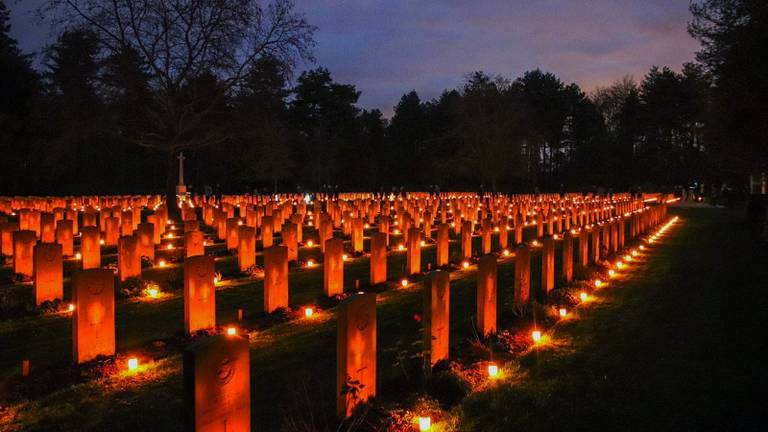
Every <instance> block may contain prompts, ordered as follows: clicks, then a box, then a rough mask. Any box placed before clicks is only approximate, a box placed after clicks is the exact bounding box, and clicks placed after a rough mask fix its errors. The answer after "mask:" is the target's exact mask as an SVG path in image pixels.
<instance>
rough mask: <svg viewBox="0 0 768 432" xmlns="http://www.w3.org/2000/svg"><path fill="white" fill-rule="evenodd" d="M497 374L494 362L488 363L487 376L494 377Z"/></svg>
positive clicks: (497, 370) (496, 366)
mask: <svg viewBox="0 0 768 432" xmlns="http://www.w3.org/2000/svg"><path fill="white" fill-rule="evenodd" d="M498 376H499V366H498V365H496V364H495V363H491V364H489V365H488V378H496V377H498Z"/></svg>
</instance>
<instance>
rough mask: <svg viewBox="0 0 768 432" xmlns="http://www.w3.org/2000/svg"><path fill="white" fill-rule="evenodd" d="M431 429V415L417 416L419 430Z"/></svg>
mask: <svg viewBox="0 0 768 432" xmlns="http://www.w3.org/2000/svg"><path fill="white" fill-rule="evenodd" d="M430 429H432V418H431V417H419V430H420V431H422V432H424V431H428V430H430Z"/></svg>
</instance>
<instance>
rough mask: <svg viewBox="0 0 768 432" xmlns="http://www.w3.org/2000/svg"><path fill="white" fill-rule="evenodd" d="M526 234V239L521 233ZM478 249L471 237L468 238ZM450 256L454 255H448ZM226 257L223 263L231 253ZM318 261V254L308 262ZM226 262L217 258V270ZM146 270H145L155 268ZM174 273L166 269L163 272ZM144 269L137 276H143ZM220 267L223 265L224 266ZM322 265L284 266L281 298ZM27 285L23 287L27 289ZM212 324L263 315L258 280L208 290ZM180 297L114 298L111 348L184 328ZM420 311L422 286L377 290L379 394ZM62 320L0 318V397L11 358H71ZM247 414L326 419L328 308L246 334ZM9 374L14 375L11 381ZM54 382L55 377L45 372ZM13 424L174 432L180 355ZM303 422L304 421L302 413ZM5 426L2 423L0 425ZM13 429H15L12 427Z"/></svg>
mask: <svg viewBox="0 0 768 432" xmlns="http://www.w3.org/2000/svg"><path fill="white" fill-rule="evenodd" d="M528 231H529V232H528V233H527V234H528V235H527V236H526V237H530V236H532V235H533V234H535V233H533V232H530V231H531V230H528ZM473 240H474V243H475V245H474V246H475V247H476V248H478V249H479V247H480V238H479V237H476V238H474V239H473ZM459 247H460V244H459V242H452V243H451V245H450V249H451V255H452V256H453V257H454V258H456V257H457V255H458V254H459ZM318 254H319V249H317V248H314V249H311V250H303V251H302V255H303V256H306V255H313V256H315V257H318V256H319V255H318ZM434 254H435V248H434V246H433V247H426V248H424V249H423V250H422V261H423V263H425V264H424V265H425V266H426V263H427V262H434V259H435V258H434ZM456 259H458V258H456ZM230 261H231V260H230ZM316 261H319V262H322V259H319V260H318V259H316ZM513 261H514V260H513V259H507V260H502V261H501V262H500V266H499V286H500V287H505V289H506V293H500V295H499V298H500V304H499V309H503V307H504V301H508V302H509V301H511V288H512V285H513V281H514V265H513ZM227 266H231V264H228V263H226V262H223V263H222V262H219V263H217V268H222V267H227ZM368 266H369V262H368V259H367V258H358V259H354V260H352V261H350V262H347V263H346V264H345V278H344V279H345V288H346V289H347V290H353V287H354V281H355V279H360V280H361V284H362V285H363V286H366V285H367V284H368V282H367V278H368ZM404 267H405V253H404V252H402V253H400V252H394V253H392V254H390V256H389V258H388V275H389V277H390V279H395V280H398V278H399V277H400V276H401V275H402V274H403V272H404ZM154 271H155V270H151V271H150V272H154ZM173 271H176V272H178V270H177V269H176V270H174V269H168V270H165V272H166V273H168V272H173ZM146 273H147V271H146V270H145V277H146V276H147V274H146ZM225 273H226V272H225ZM473 275H474V270H471V271H467V272H464V271H459V272H456V273H454V274H452V280H455V282H453V283H452V286H451V289H452V299H453V301H452V304H451V314H452V317H453V319H452V320H451V321H452V322H451V332H452V343H455V344H458V343H460V342H461V341H462V340H465V339H467V338H468V337H470V336H471V335H472V331H473V330H472V329H473V322H474V313H475V312H474V308H475V290H474V287H475V284H476V280H475V278H474V277H473ZM322 279H323V273H322V267H319V268H315V269H292V270H291V274H290V279H289V281H290V287H291V288H290V289H291V294H290V296H291V297H290V304H291V306H292V307H299V306H301V305H304V304H308V303H312V302H314V301H315V300H316V299H317V298H318V297H320V296H321V295H322ZM27 289H29V288H27ZM216 296H217V298H216V308H217V322H218V323H219V324H222V325H223V324H226V323H231V322H234V321H235V316H236V311H237V308H243V309H244V311H245V313H246V316H248V315H255V316H257V317H258V316H259V315H263V313H262V312H260V311H261V308H262V307H263V306H262V304H263V281H261V280H257V281H254V282H252V283H247V284H243V285H238V286H234V287H231V288H226V289H220V290H217V294H216ZM182 300H183V299H182V297H181V296H180V295H179V294H176V295H174V296H171V297H170V298H169V299H166V300H161V301H156V302H150V303H147V302H125V301H122V302H118V304H117V305H116V318H117V321H116V327H117V349H118V353H124V354H125V353H130V352H131V350H132V349H134V348H136V349H138V348H140V347H142V346H146V345H148V344H150V345H151V344H152V341H153V340H157V339H160V338H167V337H169V336H172V335H174V334H178V333H180V332H181V331H182V329H183V301H182ZM421 309H422V292H421V284H420V283H416V284H413V285H412V286H410V287H409V288H407V289H397V290H392V291H386V292H384V293H382V294H381V295H380V296H379V306H378V311H377V314H378V338H379V344H378V346H379V370H378V375H379V382H380V395H381V396H382V397H384V398H387V396H388V395H389V397H390V398H393V397H397V395H400V394H402V392H401V391H400V390H399V389H398V388H397V386H398V383H400V382H402V381H403V380H404V379H406V380H407V377H404V376H403V375H404V371H403V370H402V368H401V367H400V366H399V365H398V364H399V359H402V358H405V357H410V356H412V355H414V354H415V353H417V352H418V351H419V350H420V346H419V342H420V340H421V333H420V330H419V329H420V327H419V324H418V323H417V322H416V320H415V319H414V317H413V316H414V314H420V313H421ZM70 326H71V324H70V323H69V319H68V318H67V317H66V316H63V317H62V316H40V317H27V318H21V319H16V320H10V321H6V322H4V323H2V324H1V325H0V342H2V345H3V350H2V352H3V355H2V358H0V365H2V369H0V376H2V377H4V378H3V380H0V395H1V394H2V390H3V389H2V384H3V382H5V384H7V385H9V386H11V387H12V386H13V385H14V383H15V382H17V380H18V378H17V377H18V373H19V364H20V361H19V359H20V358H24V356H25V355H26V356H28V358H30V359H31V362H32V365H33V373H35V370H34V368H35V365H37V368H38V371H37V372H36V373H37V374H45V373H46V371H45V368H46V367H47V366H55V367H58V368H62V367H66V364H67V363H68V362H69V358H70V356H71V354H70V353H71V348H70V345H71V334H70V333H71V327H70ZM251 341H252V344H251V364H252V367H251V377H252V379H251V389H252V420H253V424H254V427H255V428H258V429H260V430H278V429H279V428H280V426H281V424H282V423H283V420H284V418H285V417H294V416H296V415H299V416H308V414H307V413H309V412H310V411H312V412H313V413H319V414H317V415H319V417H318V418H315V419H313V420H312V421H314V424H315V425H316V427H325V426H326V425H329V424H334V423H335V420H334V419H333V412H334V404H335V399H334V398H333V395H334V393H335V368H336V322H335V309H334V310H330V311H328V312H324V313H321V314H320V316H319V317H318V318H316V319H313V320H311V321H307V320H299V321H291V322H288V323H285V324H279V325H275V326H273V327H270V328H268V329H266V330H263V331H256V332H253V333H252V334H251ZM14 377H16V378H14ZM51 379H55V375H51ZM323 417H325V418H323ZM11 418H13V420H12V424H13V426H12V427H14V428H15V429H19V430H41V431H43V430H44V431H54V430H62V431H64V430H67V431H69V430H110V431H121V430H132V431H135V430H183V418H184V417H183V391H182V382H181V356H179V355H175V356H171V357H168V358H164V359H163V360H161V361H159V362H156V363H155V365H154V366H153V367H152V368H151V369H149V370H148V371H147V372H146V373H144V374H141V375H137V376H131V377H122V376H117V377H115V376H112V377H109V378H106V379H98V380H89V381H86V382H83V383H80V384H76V385H71V386H68V387H65V388H62V389H58V390H55V391H53V392H49V393H47V394H45V395H42V396H38V397H35V396H34V395H32V397H29V398H28V399H27V400H26V401H25V402H23V403H21V404H18V405H15V406H14V407H12V408H11V409H10V410H9V411H7V412H6V415H5V418H4V419H3V418H0V426H2V425H3V421H11ZM302 420H307V419H306V418H302ZM9 427H11V426H9ZM15 429H14V430H15Z"/></svg>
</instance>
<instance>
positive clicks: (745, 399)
mask: <svg viewBox="0 0 768 432" xmlns="http://www.w3.org/2000/svg"><path fill="white" fill-rule="evenodd" d="M678 213H679V214H680V215H681V217H682V224H680V225H676V226H675V227H674V228H673V229H672V230H671V231H670V232H669V234H668V235H667V236H666V237H664V238H663V240H661V241H660V242H659V243H657V244H656V246H654V248H653V250H654V252H653V253H652V254H651V255H649V256H648V259H647V260H646V261H645V262H644V263H642V264H641V265H640V266H639V267H638V268H637V269H636V272H635V274H634V275H633V276H631V277H629V278H627V279H626V280H625V281H622V282H619V283H616V284H614V285H615V287H612V288H607V289H605V290H602V291H600V292H599V293H598V300H597V301H596V302H595V303H593V304H591V305H589V306H588V307H585V308H583V309H580V310H579V311H578V315H579V318H578V319H577V320H572V321H566V322H565V323H562V324H560V325H558V326H557V327H556V328H555V331H554V340H555V341H556V342H557V343H556V344H555V346H554V347H551V348H546V349H541V350H540V351H539V352H532V353H531V354H529V355H528V356H526V357H525V358H524V359H522V360H521V362H520V363H521V370H522V373H523V374H524V375H526V378H525V379H523V380H520V381H516V382H515V383H514V384H508V385H500V386H498V387H496V388H494V389H492V390H488V391H485V392H482V393H478V394H475V395H473V396H471V397H469V398H468V399H466V400H465V402H464V403H463V404H462V406H461V407H460V410H459V412H460V417H461V420H462V422H463V426H462V428H463V430H478V431H479V430H482V431H510V430H529V431H530V430H643V431H647V430H765V423H764V421H763V420H764V419H765V418H766V411H765V409H764V405H765V401H766V384H768V382H766V381H767V380H766V376H767V375H768V374H766V372H765V365H766V360H768V355H767V351H768V349H767V345H766V340H768V339H766V336H765V329H766V324H768V319H767V317H768V267H766V265H767V264H768V251H767V250H766V248H765V245H764V244H763V245H760V244H758V243H757V241H756V240H754V239H753V238H752V237H751V236H750V234H749V232H748V231H747V229H746V228H745V227H743V226H741V224H740V219H739V218H740V217H741V213H738V214H737V213H730V212H728V211H727V210H718V209H698V210H685V211H680V212H678Z"/></svg>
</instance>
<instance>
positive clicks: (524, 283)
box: [513, 243, 531, 307]
mask: <svg viewBox="0 0 768 432" xmlns="http://www.w3.org/2000/svg"><path fill="white" fill-rule="evenodd" d="M513 297H514V304H515V306H517V307H521V306H525V305H527V304H528V301H529V300H530V298H531V249H530V248H529V247H528V245H526V244H525V243H523V244H521V245H520V246H518V247H517V251H516V252H515V288H514V294H513Z"/></svg>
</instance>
